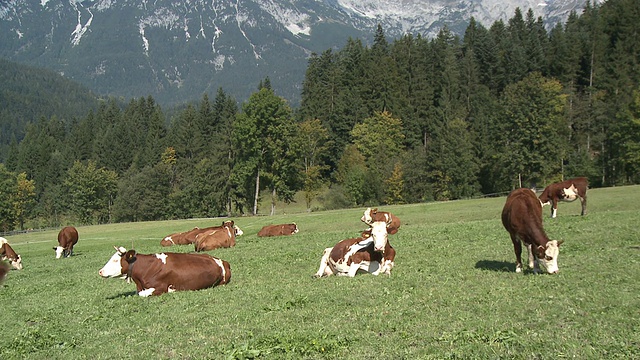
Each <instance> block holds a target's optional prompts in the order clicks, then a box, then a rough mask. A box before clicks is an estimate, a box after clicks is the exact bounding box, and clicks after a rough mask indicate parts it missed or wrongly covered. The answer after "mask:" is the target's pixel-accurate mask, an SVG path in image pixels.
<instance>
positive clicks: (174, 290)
mask: <svg viewBox="0 0 640 360" xmlns="http://www.w3.org/2000/svg"><path fill="white" fill-rule="evenodd" d="M167 292H169V293H172V292H176V288H174V287H173V285H169V286H168V287H167Z"/></svg>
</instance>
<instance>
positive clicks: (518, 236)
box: [502, 188, 563, 274]
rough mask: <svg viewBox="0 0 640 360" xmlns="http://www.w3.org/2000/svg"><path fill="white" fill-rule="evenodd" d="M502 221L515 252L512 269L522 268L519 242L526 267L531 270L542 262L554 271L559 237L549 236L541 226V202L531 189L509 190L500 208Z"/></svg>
mask: <svg viewBox="0 0 640 360" xmlns="http://www.w3.org/2000/svg"><path fill="white" fill-rule="evenodd" d="M502 224H503V225H504V228H505V229H507V231H508V232H509V235H510V236H511V241H512V242H513V250H514V252H515V254H516V272H522V260H521V255H522V243H524V244H525V246H526V247H527V252H528V253H529V268H533V271H534V273H538V271H539V270H540V266H539V262H542V263H543V264H544V267H545V269H546V270H547V272H548V273H549V274H555V273H557V272H558V255H559V253H560V244H562V242H563V241H562V240H561V241H557V240H549V238H548V237H547V234H546V233H545V231H544V228H543V227H542V205H541V204H540V201H539V200H538V198H537V197H536V195H535V193H534V192H533V191H532V190H531V189H527V188H520V189H516V190H513V191H512V192H511V193H510V194H509V196H507V202H506V203H505V204H504V208H503V209H502Z"/></svg>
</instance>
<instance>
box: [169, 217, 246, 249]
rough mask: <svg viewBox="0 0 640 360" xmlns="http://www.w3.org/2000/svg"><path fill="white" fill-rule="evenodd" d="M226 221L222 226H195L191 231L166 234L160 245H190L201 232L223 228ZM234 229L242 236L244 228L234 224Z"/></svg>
mask: <svg viewBox="0 0 640 360" xmlns="http://www.w3.org/2000/svg"><path fill="white" fill-rule="evenodd" d="M231 222H232V223H233V221H231ZM224 223H225V221H223V222H222V225H220V226H211V227H206V228H202V229H200V228H198V227H195V228H193V229H192V230H189V231H185V232H181V233H175V234H171V235H167V236H165V238H164V239H162V240H161V241H160V245H162V246H173V245H189V244H193V243H195V241H196V237H197V236H198V235H199V234H202V233H203V232H207V231H210V230H215V229H222V228H223V226H224ZM233 228H234V231H235V234H236V236H240V235H242V234H243V232H242V230H241V229H240V228H239V227H238V226H236V225H235V224H234V225H233Z"/></svg>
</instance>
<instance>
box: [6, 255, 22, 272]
mask: <svg viewBox="0 0 640 360" xmlns="http://www.w3.org/2000/svg"><path fill="white" fill-rule="evenodd" d="M8 259H9V262H10V263H11V266H13V268H14V269H16V270H22V257H21V256H20V255H18V256H17V257H15V258H8Z"/></svg>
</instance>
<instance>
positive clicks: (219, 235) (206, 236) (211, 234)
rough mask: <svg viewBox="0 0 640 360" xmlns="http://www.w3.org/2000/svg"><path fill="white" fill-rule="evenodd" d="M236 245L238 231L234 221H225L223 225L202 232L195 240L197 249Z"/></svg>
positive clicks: (203, 249) (205, 249)
mask: <svg viewBox="0 0 640 360" xmlns="http://www.w3.org/2000/svg"><path fill="white" fill-rule="evenodd" d="M234 246H236V231H235V225H234V223H233V221H225V222H223V223H222V226H221V227H217V228H214V229H211V230H207V231H204V232H201V233H200V234H198V235H197V236H196V240H195V241H194V247H195V250H196V251H198V252H200V251H209V250H213V249H217V248H228V247H234Z"/></svg>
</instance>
